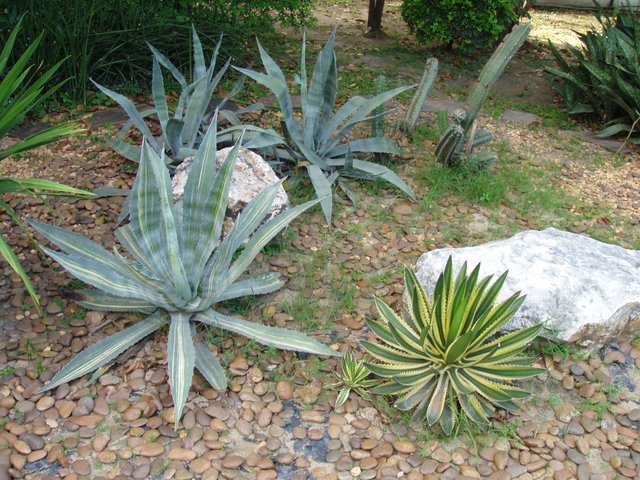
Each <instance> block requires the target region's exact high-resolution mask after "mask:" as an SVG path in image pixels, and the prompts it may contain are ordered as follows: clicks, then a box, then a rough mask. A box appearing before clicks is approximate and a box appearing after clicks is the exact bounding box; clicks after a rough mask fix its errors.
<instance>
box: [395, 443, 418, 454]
mask: <svg viewBox="0 0 640 480" xmlns="http://www.w3.org/2000/svg"><path fill="white" fill-rule="evenodd" d="M393 448H395V450H396V451H397V452H398V453H406V454H412V453H414V452H415V451H416V449H417V447H416V445H415V443H413V442H408V441H406V440H398V441H396V442H393Z"/></svg>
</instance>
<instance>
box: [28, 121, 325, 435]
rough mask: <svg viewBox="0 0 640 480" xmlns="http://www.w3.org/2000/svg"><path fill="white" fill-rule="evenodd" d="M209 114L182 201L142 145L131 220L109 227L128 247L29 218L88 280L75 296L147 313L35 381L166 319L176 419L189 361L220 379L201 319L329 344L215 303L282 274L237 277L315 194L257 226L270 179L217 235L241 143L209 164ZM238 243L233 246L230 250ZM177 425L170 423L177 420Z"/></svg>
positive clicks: (64, 261)
mask: <svg viewBox="0 0 640 480" xmlns="http://www.w3.org/2000/svg"><path fill="white" fill-rule="evenodd" d="M216 128H217V125H216V122H215V121H214V122H212V124H211V126H210V127H209V129H208V131H207V133H206V135H205V138H204V141H203V142H202V144H201V145H200V148H199V149H198V151H197V153H196V156H195V157H196V158H195V162H194V165H193V167H192V170H191V172H190V175H189V178H188V180H187V184H186V186H185V193H184V198H183V202H182V203H181V204H179V205H174V204H173V201H172V192H171V183H170V179H169V173H168V170H167V168H166V166H165V162H164V160H163V158H162V157H161V156H159V155H157V154H156V152H155V151H154V150H153V149H152V148H151V147H150V146H149V144H148V143H146V142H145V143H144V144H143V148H142V155H141V158H140V168H139V170H138V175H137V177H136V180H135V183H134V187H133V190H132V192H131V195H130V196H129V223H128V224H126V225H123V226H122V227H120V228H119V229H118V230H117V231H116V237H117V238H118V240H119V242H120V244H121V245H122V247H123V248H124V249H125V250H126V251H127V252H128V254H129V256H128V257H125V256H123V255H121V254H120V253H119V252H118V251H117V250H114V251H113V252H108V251H106V250H105V249H104V248H102V247H101V246H100V245H98V244H97V243H95V242H92V241H91V240H88V239H86V238H84V237H83V236H82V235H79V234H76V233H73V232H69V231H66V230H63V229H61V228H58V227H54V226H51V225H46V224H43V223H39V222H36V221H31V222H30V223H31V225H32V226H33V228H35V229H36V231H37V232H39V233H40V234H41V235H42V236H43V237H45V238H46V239H47V240H49V242H51V243H52V244H53V245H54V246H56V247H58V248H59V249H60V251H54V250H51V249H47V248H43V250H44V251H45V252H47V253H48V254H49V255H50V256H51V257H52V258H53V259H55V260H56V261H57V262H58V263H59V264H60V265H61V266H63V267H64V268H65V269H66V270H67V271H68V272H69V273H71V274H72V275H74V276H76V277H77V278H79V279H80V280H82V281H84V282H85V283H87V284H88V285H90V286H92V287H94V289H89V290H86V291H83V292H82V296H83V300H82V301H81V302H80V303H81V305H83V306H85V307H87V308H93V309H96V310H102V311H114V312H124V311H133V312H139V313H141V314H145V315H147V317H146V319H144V320H141V321H140V322H138V323H136V324H134V325H133V326H131V327H128V328H127V329H125V330H123V331H121V332H118V333H116V334H115V335H112V336H110V337H108V338H105V339H103V340H100V341H98V342H97V343H95V344H94V345H92V346H91V347H89V348H88V349H86V350H85V351H83V352H81V353H80V354H79V355H78V356H76V357H75V358H74V359H73V360H71V361H70V362H69V363H68V364H67V365H65V366H64V367H63V368H62V369H61V370H60V371H59V372H58V373H57V374H56V375H55V376H54V377H53V379H52V380H51V382H49V384H47V385H46V386H45V388H44V389H43V390H48V389H51V388H54V387H56V386H58V385H60V384H62V383H66V382H69V381H71V380H73V379H75V378H78V377H80V376H82V375H85V374H87V373H90V372H91V371H93V370H95V369H96V368H98V367H99V366H101V365H102V364H104V363H105V362H109V361H110V360H112V359H113V358H115V357H116V356H117V355H118V354H120V353H121V352H123V351H124V350H125V349H126V348H128V347H130V346H131V345H133V344H135V343H136V342H138V341H140V340H142V339H143V338H145V337H146V336H147V335H149V334H151V333H153V332H154V331H155V330H157V329H158V328H160V327H162V326H165V325H168V326H169V335H168V345H167V353H168V355H167V357H168V370H169V385H170V387H171V393H172V396H173V399H174V405H175V416H176V419H178V420H179V419H180V417H181V415H182V411H183V408H184V405H185V402H186V401H187V397H188V394H189V388H190V386H191V380H192V376H193V369H194V368H197V369H198V370H199V371H200V372H201V373H202V375H203V376H204V377H205V379H206V380H207V381H208V382H209V383H210V384H211V385H212V386H213V387H214V388H218V389H221V388H225V387H226V379H225V375H224V371H223V369H222V367H221V366H220V362H219V361H218V359H217V358H216V357H215V355H214V354H213V352H211V351H210V350H209V348H208V347H207V346H206V345H204V344H203V343H201V342H200V341H198V340H197V339H196V341H194V337H196V336H197V334H196V329H195V328H194V325H195V324H196V322H201V323H204V324H207V325H214V326H216V327H218V328H221V329H226V330H228V331H231V332H234V333H239V334H242V335H245V336H247V337H249V338H252V339H254V340H256V341H258V342H260V343H263V344H265V345H272V346H275V347H277V348H282V349H288V350H296V351H301V352H308V353H316V354H322V355H336V352H335V351H334V350H332V349H330V348H328V347H326V346H324V345H322V344H321V343H319V342H318V341H316V340H314V339H312V338H310V337H308V336H306V335H303V334H301V333H297V332H294V331H290V330H286V329H282V328H275V327H270V326H266V325H258V324H255V323H252V322H249V321H246V320H240V319H237V318H234V317H231V316H228V315H224V314H222V313H220V312H217V311H216V310H215V304H216V303H218V302H221V301H224V300H228V299H232V298H238V297H242V296H246V295H256V294H263V293H270V292H273V291H275V290H277V289H279V288H280V287H281V286H282V285H283V282H282V281H281V280H280V279H279V276H278V274H277V273H267V274H263V275H258V276H254V277H248V278H241V276H242V275H243V274H244V272H245V271H246V269H247V267H248V266H249V265H250V264H251V262H252V261H253V260H254V258H255V257H256V255H257V254H258V253H259V252H260V250H261V249H262V248H263V247H264V246H265V245H266V244H267V243H268V242H269V241H270V240H271V239H272V238H273V237H274V236H275V235H276V234H277V233H278V232H280V231H281V230H282V229H283V228H285V227H286V226H287V225H288V224H289V223H290V222H291V221H292V220H293V219H294V218H295V217H297V216H298V215H299V214H300V213H302V212H303V211H305V210H307V209H308V208H310V207H312V206H313V205H315V204H316V203H318V200H314V201H310V202H307V203H305V204H302V205H299V206H296V207H294V208H292V209H290V210H289V211H287V212H285V213H282V214H280V215H278V216H276V217H275V218H273V219H271V220H270V221H269V222H267V223H266V224H264V225H261V222H262V220H263V219H264V217H265V216H266V214H267V212H268V210H269V208H270V206H271V204H272V203H273V199H274V197H275V195H276V192H277V188H278V187H279V185H280V184H275V185H273V186H271V187H269V188H267V189H265V190H263V191H262V192H260V193H259V194H258V195H256V197H254V199H253V200H252V201H251V202H250V203H249V204H248V205H247V206H246V207H245V209H244V210H243V212H242V213H241V214H240V215H239V216H238V218H237V220H236V222H235V225H234V227H233V228H232V229H231V231H230V232H229V233H228V234H227V235H226V236H225V237H224V239H221V235H222V225H223V222H224V216H225V210H226V205H227V197H228V195H229V184H230V181H231V175H232V172H233V165H234V163H235V161H236V157H237V153H238V150H239V148H240V142H241V139H240V140H238V142H237V143H236V145H235V147H234V148H233V149H232V151H231V153H230V154H229V155H228V156H227V158H226V160H225V161H224V162H223V164H222V166H221V167H220V168H219V169H216V161H215V152H216V143H217V142H216ZM240 247H242V251H241V253H239V254H238V255H237V256H236V255H235V254H236V252H237V251H238V249H239V248H240ZM176 426H177V422H176Z"/></svg>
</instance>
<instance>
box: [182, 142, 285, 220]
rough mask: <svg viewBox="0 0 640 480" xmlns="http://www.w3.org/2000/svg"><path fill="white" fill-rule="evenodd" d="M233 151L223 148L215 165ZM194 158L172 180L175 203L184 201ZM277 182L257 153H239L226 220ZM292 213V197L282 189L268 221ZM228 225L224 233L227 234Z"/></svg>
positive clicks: (218, 164)
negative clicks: (288, 211) (290, 200)
mask: <svg viewBox="0 0 640 480" xmlns="http://www.w3.org/2000/svg"><path fill="white" fill-rule="evenodd" d="M230 151H231V147H229V148H224V149H222V150H219V151H218V152H216V165H217V166H218V167H219V166H220V165H222V162H224V160H225V159H226V158H227V155H228V154H229V152H230ZM194 160H195V157H187V158H186V159H185V160H184V161H183V162H182V163H181V164H180V165H178V168H176V172H175V175H174V176H173V179H172V188H173V200H174V201H175V202H178V201H180V200H182V196H183V194H184V187H185V185H186V183H187V178H188V176H189V172H190V171H191V167H192V166H193V162H194ZM277 181H278V177H277V176H276V174H275V173H274V171H273V169H272V168H271V167H270V166H269V164H268V163H267V162H266V161H265V160H263V158H262V157H261V156H260V155H258V154H257V153H254V152H252V151H251V150H247V149H244V148H242V149H240V151H239V152H238V159H237V160H236V164H235V165H234V167H233V175H232V177H231V185H230V187H229V200H228V202H227V217H228V218H230V219H232V220H233V219H235V218H236V217H237V216H238V214H239V213H240V212H241V211H242V209H243V208H244V207H245V206H246V205H247V204H248V203H249V202H250V201H251V200H252V199H253V198H254V197H255V196H256V195H257V194H258V193H259V192H260V191H262V190H263V189H264V188H266V187H268V186H269V185H273V184H274V183H276V182H277ZM288 209H289V197H288V196H287V192H285V190H284V188H283V187H282V186H280V188H279V189H278V193H277V194H276V197H275V199H274V201H273V204H272V205H271V209H270V210H269V214H268V215H267V217H266V218H265V221H268V220H270V219H272V218H273V217H275V216H276V215H278V214H279V213H281V212H283V211H285V210H288ZM227 227H230V226H228V225H226V226H225V231H228V228H227Z"/></svg>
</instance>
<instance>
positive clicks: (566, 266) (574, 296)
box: [416, 228, 640, 345]
mask: <svg viewBox="0 0 640 480" xmlns="http://www.w3.org/2000/svg"><path fill="white" fill-rule="evenodd" d="M450 255H451V256H453V266H454V270H456V271H457V269H459V268H460V267H461V266H462V263H463V262H465V261H466V262H467V267H468V271H469V272H470V271H471V270H472V269H473V268H474V267H475V266H476V265H477V264H478V263H480V262H481V264H482V266H481V269H480V270H481V271H480V275H481V277H482V276H485V275H491V274H493V275H496V278H497V276H498V275H500V274H502V273H503V272H504V271H506V270H508V271H509V275H508V277H507V281H506V282H505V285H504V286H503V288H502V291H501V293H500V296H499V297H498V300H499V301H502V300H504V299H506V298H507V297H509V296H511V295H512V294H513V293H514V292H516V291H522V293H523V294H526V295H527V298H526V300H525V302H524V304H523V305H522V307H521V308H520V310H519V311H518V312H517V313H516V315H515V317H514V318H513V319H512V321H511V322H510V323H509V324H508V325H507V327H506V329H505V330H515V329H518V328H522V327H527V326H530V325H533V324H536V323H538V322H543V323H544V324H545V325H546V327H547V330H545V331H544V333H543V334H544V335H545V336H548V337H551V338H555V339H558V340H564V341H571V342H577V343H580V344H582V345H594V344H595V345H603V344H606V343H610V342H612V341H618V342H619V341H623V340H631V339H633V338H635V336H636V335H637V332H638V330H639V329H640V281H638V272H640V251H636V250H626V249H624V248H622V247H618V246H615V245H609V244H606V243H602V242H598V241H596V240H593V239H591V238H589V237H586V236H583V235H576V234H573V233H568V232H563V231H560V230H557V229H555V228H548V229H546V230H543V231H536V230H530V231H526V232H522V233H519V234H517V235H515V236H513V237H512V238H509V239H506V240H500V241H496V242H490V243H487V244H484V245H480V246H477V247H467V248H458V249H454V248H446V249H441V250H434V251H431V252H428V253H426V254H424V255H422V257H420V259H419V260H418V263H417V266H416V272H417V275H418V278H419V279H420V281H421V283H422V284H423V285H424V286H425V288H426V289H427V291H428V293H429V294H432V293H433V288H434V286H435V281H436V279H437V277H438V276H439V275H440V273H441V272H442V270H443V269H444V266H445V264H446V262H447V259H448V258H449V256H450Z"/></svg>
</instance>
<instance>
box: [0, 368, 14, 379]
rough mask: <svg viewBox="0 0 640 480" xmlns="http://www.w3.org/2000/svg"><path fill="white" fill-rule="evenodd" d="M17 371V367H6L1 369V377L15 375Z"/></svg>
mask: <svg viewBox="0 0 640 480" xmlns="http://www.w3.org/2000/svg"><path fill="white" fill-rule="evenodd" d="M15 371H16V369H15V368H14V367H5V368H3V369H2V370H0V377H4V376H6V375H13V373H14V372H15Z"/></svg>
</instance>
